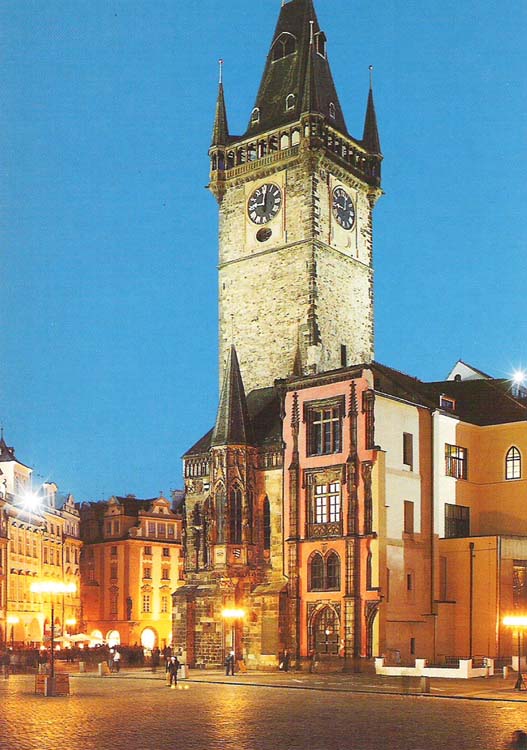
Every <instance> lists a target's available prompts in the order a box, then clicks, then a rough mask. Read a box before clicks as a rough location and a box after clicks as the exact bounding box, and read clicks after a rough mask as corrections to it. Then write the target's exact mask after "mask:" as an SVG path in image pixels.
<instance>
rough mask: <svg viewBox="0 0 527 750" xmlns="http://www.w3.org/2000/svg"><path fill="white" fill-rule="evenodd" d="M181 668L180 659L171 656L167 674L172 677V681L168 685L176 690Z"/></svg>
mask: <svg viewBox="0 0 527 750" xmlns="http://www.w3.org/2000/svg"><path fill="white" fill-rule="evenodd" d="M179 667H180V664H179V659H178V658H177V656H171V657H170V659H169V660H168V664H167V672H168V674H169V675H170V680H169V682H168V684H169V686H170V687H171V688H175V687H176V685H177V673H178V669H179Z"/></svg>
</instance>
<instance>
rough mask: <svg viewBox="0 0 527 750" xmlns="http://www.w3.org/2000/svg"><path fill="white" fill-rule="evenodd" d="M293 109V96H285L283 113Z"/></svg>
mask: <svg viewBox="0 0 527 750" xmlns="http://www.w3.org/2000/svg"><path fill="white" fill-rule="evenodd" d="M294 108H295V95H294V94H288V96H286V98H285V111H286V112H290V111H291V110H292V109H294Z"/></svg>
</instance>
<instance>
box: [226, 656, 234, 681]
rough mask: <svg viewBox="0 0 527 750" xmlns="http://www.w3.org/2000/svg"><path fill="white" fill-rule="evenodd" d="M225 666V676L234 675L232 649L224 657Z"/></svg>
mask: <svg viewBox="0 0 527 750" xmlns="http://www.w3.org/2000/svg"><path fill="white" fill-rule="evenodd" d="M225 667H226V671H225V674H226V675H227V677H228V676H229V675H233V676H234V651H230V652H229V655H228V656H227V658H226V659H225Z"/></svg>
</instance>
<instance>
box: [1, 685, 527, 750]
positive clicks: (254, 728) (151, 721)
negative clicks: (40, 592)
mask: <svg viewBox="0 0 527 750" xmlns="http://www.w3.org/2000/svg"><path fill="white" fill-rule="evenodd" d="M359 679H362V680H363V681H364V680H365V679H366V676H360V677H359ZM265 680H268V684H267V685H265V684H264V682H265ZM346 680H347V681H348V683H349V678H348V676H345V675H344V676H341V675H295V674H294V673H291V674H288V675H281V674H279V675H272V674H271V675H269V674H267V675H262V674H260V675H258V674H250V675H235V677H234V678H232V677H231V678H229V680H227V678H225V677H224V676H223V675H221V674H220V673H213V672H206V673H196V672H192V673H191V679H190V680H188V681H185V682H184V681H180V684H179V686H178V689H176V690H171V689H169V688H168V687H166V685H165V681H164V676H163V675H162V674H158V675H152V674H151V673H148V672H146V671H137V672H134V673H127V672H122V673H121V674H119V675H115V676H114V675H112V676H109V677H104V678H101V677H96V676H95V675H86V676H75V677H72V679H71V683H72V695H71V696H69V697H67V698H44V697H41V696H35V695H34V693H33V686H34V678H33V677H31V676H25V675H20V676H12V677H10V678H9V679H8V680H3V681H2V682H1V683H0V750H56V749H57V748H59V749H60V750H168V749H169V748H170V750H220V748H221V750H225V748H232V749H233V750H264V749H265V750H274V749H275V748H276V750H286V749H287V750H328V749H329V748H331V750H381V748H382V750H385V749H386V748H389V749H390V750H436V749H437V750H438V749H439V748H441V749H442V750H443V749H444V748H445V747H451V748H452V749H453V750H454V748H455V749H456V750H457V749H458V748H464V749H465V748H466V749H467V750H471V749H472V748H473V749H474V750H482V749H483V748H489V749H490V750H497V749H499V748H503V747H505V744H506V742H507V740H508V739H509V737H510V735H511V733H512V731H513V729H516V728H517V727H520V726H521V727H524V728H525V727H527V705H525V703H524V702H523V701H522V702H516V703H514V702H507V701H502V700H493V701H481V700H466V699H461V700H437V699H436V698H435V697H429V696H425V695H423V696H412V695H410V696H401V695H387V694H378V693H377V694H375V693H369V694H367V693H358V692H352V691H350V689H349V687H348V688H346V687H345V683H346ZM243 681H245V682H246V683H247V682H250V683H251V684H243ZM486 682H488V681H486ZM229 683H230V684H229ZM512 684H513V683H511V685H512ZM343 686H344V687H343ZM292 688H295V689H292Z"/></svg>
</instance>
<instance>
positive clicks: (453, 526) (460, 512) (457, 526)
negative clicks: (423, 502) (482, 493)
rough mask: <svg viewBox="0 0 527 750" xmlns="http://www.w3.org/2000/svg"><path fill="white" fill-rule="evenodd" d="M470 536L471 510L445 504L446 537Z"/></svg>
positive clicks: (461, 506) (463, 506) (462, 506)
mask: <svg viewBox="0 0 527 750" xmlns="http://www.w3.org/2000/svg"><path fill="white" fill-rule="evenodd" d="M462 536H470V508H467V507H466V506H465V505H453V504H452V503H445V537H446V538H449V539H450V538H453V537H462Z"/></svg>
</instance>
